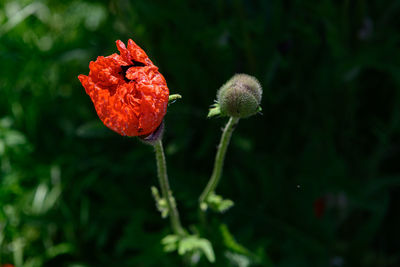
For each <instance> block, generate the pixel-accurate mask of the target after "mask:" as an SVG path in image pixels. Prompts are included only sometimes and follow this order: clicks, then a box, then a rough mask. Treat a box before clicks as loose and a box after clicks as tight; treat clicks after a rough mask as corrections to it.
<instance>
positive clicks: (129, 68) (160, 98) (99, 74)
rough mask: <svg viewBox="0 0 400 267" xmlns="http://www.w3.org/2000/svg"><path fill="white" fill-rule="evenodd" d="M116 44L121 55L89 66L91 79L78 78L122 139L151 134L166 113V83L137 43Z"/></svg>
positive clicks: (104, 121)
mask: <svg viewBox="0 0 400 267" xmlns="http://www.w3.org/2000/svg"><path fill="white" fill-rule="evenodd" d="M116 43H117V48H118V50H119V53H120V54H119V55H118V54H112V55H110V56H107V57H102V56H100V57H98V58H97V60H96V61H91V62H90V64H89V68H90V72H89V75H88V76H86V75H79V76H78V78H79V80H80V81H81V83H82V85H83V87H85V90H86V93H87V94H88V95H89V96H90V98H91V99H92V101H93V103H94V107H95V109H96V111H97V114H98V115H99V118H100V119H101V120H102V122H103V123H104V124H105V125H106V126H107V127H108V128H110V129H112V130H114V131H116V132H117V133H119V134H121V135H128V136H140V135H147V134H150V133H152V132H153V131H154V130H155V129H156V128H157V127H158V126H159V125H160V124H161V122H162V120H163V118H164V116H165V113H166V112H167V105H168V96H169V91H168V87H167V83H166V81H165V79H164V77H163V76H162V75H161V73H160V72H158V68H157V67H156V66H155V65H154V64H153V62H151V60H150V59H149V58H148V57H147V55H146V53H145V52H144V51H143V50H142V49H141V48H140V47H139V46H138V45H137V44H136V43H135V42H133V41H132V40H131V39H129V40H128V47H126V46H125V44H124V43H123V42H121V41H120V40H118V41H117V42H116Z"/></svg>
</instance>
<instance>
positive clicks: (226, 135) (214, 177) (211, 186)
mask: <svg viewBox="0 0 400 267" xmlns="http://www.w3.org/2000/svg"><path fill="white" fill-rule="evenodd" d="M238 121H239V118H234V117H231V118H230V119H229V121H228V123H227V124H226V126H225V128H224V131H223V132H222V136H221V141H220V143H219V145H218V150H217V155H216V156H215V161H214V169H213V172H212V174H211V178H210V180H209V181H208V184H207V186H206V188H205V189H204V191H203V193H202V194H201V195H200V198H199V201H200V205H201V204H202V203H204V202H206V200H207V198H208V197H209V196H210V194H211V193H212V192H214V191H215V188H216V187H217V185H218V183H219V180H220V179H221V174H222V167H223V165H224V159H225V154H226V150H227V148H228V145H229V141H230V140H231V136H232V132H233V130H234V126H235V125H236V124H237V123H238Z"/></svg>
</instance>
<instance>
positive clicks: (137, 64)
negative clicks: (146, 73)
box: [120, 59, 146, 83]
mask: <svg viewBox="0 0 400 267" xmlns="http://www.w3.org/2000/svg"><path fill="white" fill-rule="evenodd" d="M131 62H132V64H131V65H128V66H121V71H120V74H121V75H122V76H123V77H124V80H125V82H127V83H128V82H130V81H131V80H129V79H128V78H126V72H127V71H128V70H129V69H130V68H131V67H144V66H146V64H144V63H142V62H139V61H136V60H133V59H132V60H131Z"/></svg>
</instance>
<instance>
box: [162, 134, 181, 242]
mask: <svg viewBox="0 0 400 267" xmlns="http://www.w3.org/2000/svg"><path fill="white" fill-rule="evenodd" d="M154 150H155V153H156V160H157V173H158V180H159V182H160V187H161V194H162V197H163V198H164V199H165V200H166V202H167V207H168V215H169V218H170V220H171V226H172V230H173V231H174V233H175V234H177V235H180V236H183V235H185V230H183V228H182V225H181V221H180V219H179V213H178V209H177V208H176V203H175V199H174V197H173V196H172V191H171V189H170V186H169V182H168V176H167V164H166V162H165V155H164V149H163V145H162V141H161V139H160V140H158V141H156V143H155V144H154Z"/></svg>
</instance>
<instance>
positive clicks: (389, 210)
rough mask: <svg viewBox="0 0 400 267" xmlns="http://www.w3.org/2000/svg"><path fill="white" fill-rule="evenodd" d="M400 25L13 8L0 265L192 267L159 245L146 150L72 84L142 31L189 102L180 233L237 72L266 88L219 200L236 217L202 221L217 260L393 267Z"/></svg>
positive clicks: (174, 7)
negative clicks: (227, 202) (213, 110)
mask: <svg viewBox="0 0 400 267" xmlns="http://www.w3.org/2000/svg"><path fill="white" fill-rule="evenodd" d="M399 16H400V2H399V1H397V0H393V1H382V0H373V1H361V0H355V1H346V0H342V1H333V0H323V1H279V0H267V1H265V0H259V1H244V0H231V1H227V0H226V1H224V0H217V1H185V0H175V1H165V0H163V1H162V0H156V1H127V0H110V1H89V0H86V1H83V0H82V1H50V0H41V1H40V0H36V1H32V0H2V1H1V2H0V163H1V166H0V263H1V264H4V263H13V264H16V265H17V267H19V266H32V267H33V266H71V267H72V266H181V265H182V264H183V263H182V260H181V258H180V257H179V256H178V255H177V253H171V254H165V253H164V252H163V251H162V245H161V243H160V241H161V239H162V238H163V237H164V236H165V235H167V234H170V233H171V232H170V228H169V226H168V221H167V220H165V219H161V218H160V215H159V213H158V211H157V209H156V207H155V205H154V201H153V199H152V196H151V191H150V187H151V186H152V185H156V184H157V179H156V168H155V159H154V155H153V151H152V149H151V147H149V146H146V145H144V144H142V143H140V142H139V141H138V140H136V139H133V138H126V137H121V136H119V135H118V134H116V133H114V132H112V131H110V130H108V129H107V128H106V127H105V126H103V125H102V124H101V122H100V120H99V119H98V118H97V116H96V113H95V110H94V107H93V105H92V104H91V102H90V98H89V97H88V96H87V95H86V94H85V91H84V88H83V87H82V86H81V85H80V83H79V81H78V79H77V76H78V74H81V73H82V74H87V73H88V71H89V69H88V65H89V62H90V60H95V59H96V57H97V56H100V55H109V54H111V53H114V52H116V47H115V43H114V42H115V40H117V39H121V40H122V41H124V42H126V41H127V39H128V38H132V39H134V40H135V42H137V43H138V44H139V45H140V46H141V47H142V48H143V49H144V50H145V51H146V52H147V53H148V55H149V56H150V58H151V59H152V60H153V62H154V63H155V64H156V65H157V66H159V68H160V71H161V73H162V74H163V75H164V76H165V78H166V80H167V82H168V85H169V88H170V91H171V93H179V94H181V95H182V96H183V99H181V100H179V101H177V103H175V104H173V105H171V106H170V107H169V110H168V114H167V116H166V124H165V126H166V130H165V135H164V139H165V140H164V143H165V145H166V147H165V150H166V153H167V162H168V173H169V177H170V182H171V187H172V189H173V191H174V195H175V198H176V200H177V204H178V208H179V210H180V213H181V217H182V220H183V224H184V225H185V226H189V225H192V224H194V223H196V222H197V220H198V218H197V215H198V214H197V208H198V207H197V205H198V202H197V198H198V196H199V194H200V193H201V191H202V190H203V188H204V186H205V185H206V183H207V180H208V177H209V175H210V173H211V169H212V161H213V159H214V155H215V149H216V145H217V143H218V140H219V137H220V134H221V131H220V129H221V127H223V124H224V123H225V119H212V120H211V119H206V116H207V112H208V107H209V105H211V104H212V103H213V102H212V101H213V100H214V99H215V95H216V91H217V89H218V88H219V87H220V86H221V84H223V83H224V82H225V81H226V80H227V79H229V78H230V77H231V76H232V75H233V74H235V73H248V74H250V75H253V76H255V77H257V79H258V80H259V81H260V83H261V84H262V86H263V88H264V90H263V100H262V103H261V106H262V107H263V111H262V113H263V115H262V116H261V115H257V116H253V117H251V118H249V119H246V120H241V121H240V123H239V125H238V127H237V129H236V130H235V132H234V134H233V138H232V143H231V146H230V147H229V149H228V154H227V158H226V161H225V169H224V173H223V177H222V180H221V184H220V186H219V187H218V190H217V193H218V194H221V195H223V196H224V197H226V198H229V199H232V200H233V201H234V202H235V206H234V207H233V208H231V209H229V210H228V211H227V212H226V213H224V214H220V215H217V214H214V213H212V212H210V213H209V214H208V216H207V217H208V218H207V219H208V222H209V223H208V227H202V228H201V234H202V237H206V238H209V239H210V241H211V242H212V244H213V246H214V250H215V256H216V264H215V265H216V266H240V265H234V263H233V262H235V261H236V262H242V263H243V262H246V261H251V262H253V263H254V266H277V267H286V266H287V267H293V266H296V267H301V266H307V267H310V266H352V267H353V266H361V267H376V266H380V267H394V266H400V256H399V253H398V252H399V250H400V245H399V239H400V234H399V233H400V232H399V231H398V227H399V225H400V215H399V205H400V197H399V196H400V31H399V29H400V20H399ZM243 256H245V258H243ZM200 266H208V263H207V261H206V260H205V259H204V258H202V259H201V261H200ZM242 266H245V265H242Z"/></svg>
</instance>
